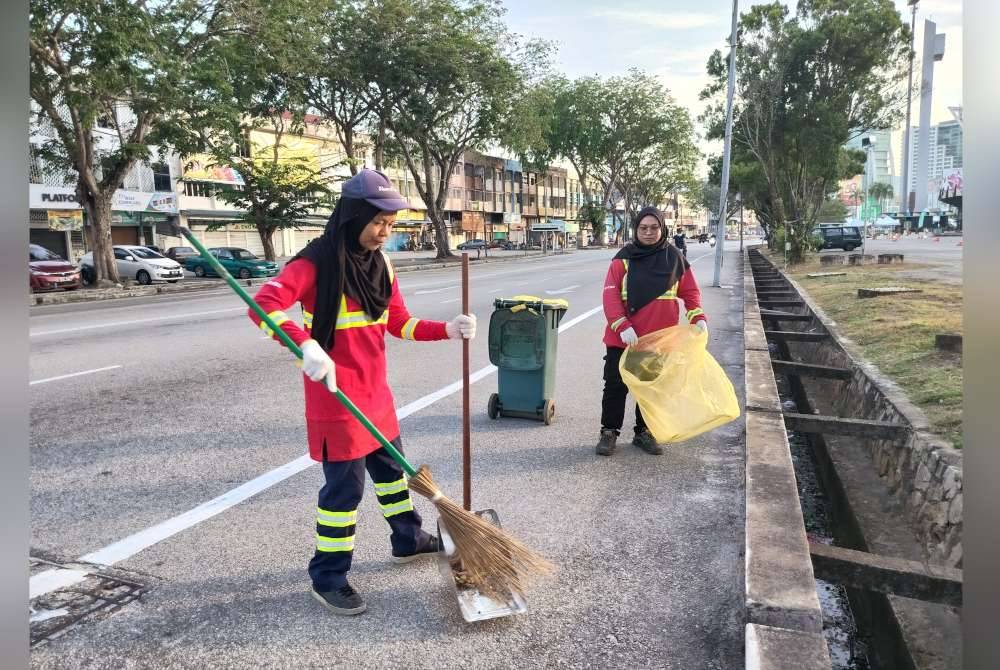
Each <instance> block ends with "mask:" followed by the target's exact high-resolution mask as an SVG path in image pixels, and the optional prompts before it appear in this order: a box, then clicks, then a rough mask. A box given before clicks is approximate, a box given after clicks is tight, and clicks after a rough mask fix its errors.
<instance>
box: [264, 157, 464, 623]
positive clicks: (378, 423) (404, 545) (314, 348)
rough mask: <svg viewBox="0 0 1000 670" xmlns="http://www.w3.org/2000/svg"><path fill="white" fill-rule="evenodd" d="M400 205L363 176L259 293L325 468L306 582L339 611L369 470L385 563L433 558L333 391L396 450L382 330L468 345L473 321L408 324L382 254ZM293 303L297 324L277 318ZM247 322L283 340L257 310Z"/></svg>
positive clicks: (402, 489)
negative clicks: (296, 355) (297, 358)
mask: <svg viewBox="0 0 1000 670" xmlns="http://www.w3.org/2000/svg"><path fill="white" fill-rule="evenodd" d="M408 207H409V204H408V203H407V202H406V200H404V199H403V198H402V196H400V195H399V193H398V192H396V190H395V189H394V188H393V187H392V184H391V182H390V181H389V179H388V178H387V177H386V176H385V175H384V174H382V173H381V172H377V171H375V170H362V171H361V172H360V173H359V174H358V175H356V176H355V177H353V178H351V179H349V180H348V181H346V182H344V184H343V187H342V191H341V198H340V200H339V202H338V203H337V206H336V208H335V209H334V211H333V214H332V215H331V216H330V219H329V221H328V223H327V225H326V230H325V231H324V233H323V235H322V236H321V237H319V238H317V239H315V240H313V241H312V242H310V243H309V245H308V246H306V247H305V248H304V249H303V250H302V251H301V252H299V254H298V255H296V256H295V257H294V258H293V259H292V260H290V261H289V262H288V264H287V265H286V266H285V268H284V269H283V270H282V272H281V274H280V275H278V276H277V277H276V278H274V279H272V280H270V281H268V282H267V283H266V284H265V285H264V286H263V287H262V288H261V289H260V291H259V292H258V293H257V295H256V301H257V304H258V305H259V306H260V307H261V308H262V310H263V311H264V312H266V313H267V314H268V316H269V317H270V319H271V321H272V323H274V324H276V325H277V326H278V327H279V328H281V329H282V330H283V331H284V332H285V333H286V334H287V335H288V336H289V337H290V338H291V340H292V341H294V342H295V344H296V345H298V346H299V347H300V348H301V352H302V372H303V373H304V375H305V377H306V379H305V410H306V432H307V436H308V442H309V453H310V455H311V457H312V458H313V459H315V460H317V461H319V462H321V463H322V466H323V474H324V476H325V479H326V484H325V485H324V486H323V487H322V489H320V492H319V505H318V509H317V511H316V514H317V516H316V552H315V554H314V556H313V558H312V560H311V561H310V563H309V575H310V577H311V579H312V593H313V596H314V597H315V598H316V599H317V600H318V601H319V602H321V603H322V604H323V605H324V606H326V607H327V608H328V609H330V610H331V611H332V612H334V613H336V614H343V615H352V614H360V613H361V612H364V611H365V608H366V605H365V602H364V600H363V599H362V597H361V595H360V594H358V592H357V591H355V590H354V588H352V587H351V585H350V584H349V583H348V580H347V575H348V572H349V571H350V568H351V558H352V555H353V550H354V538H355V528H356V523H357V513H358V511H357V510H358V504H359V503H360V502H361V498H362V495H363V492H364V484H365V471H366V470H367V471H368V474H369V475H370V477H371V479H372V481H373V483H374V485H375V495H376V498H377V499H378V504H379V507H380V508H381V510H382V514H383V516H384V517H385V519H386V521H387V522H388V524H389V527H390V529H391V531H392V532H391V535H390V541H391V544H392V559H393V560H394V561H395V562H398V563H405V562H408V561H411V560H414V559H416V558H419V557H421V556H425V555H429V554H433V553H435V552H437V551H438V540H437V538H436V537H435V536H433V535H430V534H429V533H427V532H426V531H424V530H423V529H422V527H421V518H420V515H419V514H418V513H417V511H416V510H415V509H414V508H413V501H412V500H411V499H410V493H409V489H408V486H407V480H406V477H405V475H404V471H403V469H402V468H401V466H400V464H399V463H398V462H397V460H396V459H395V458H394V457H393V456H392V455H391V454H390V453H389V451H388V450H387V449H386V447H384V446H382V445H381V444H380V442H379V440H378V439H376V437H375V436H374V435H373V434H372V432H371V431H370V430H368V429H367V428H366V426H365V425H363V424H362V423H361V422H359V421H358V419H357V418H355V415H353V414H352V413H351V412H349V411H348V409H347V408H346V407H345V406H344V405H343V404H342V403H341V402H339V401H338V400H337V397H336V396H335V395H334V394H333V393H334V392H336V391H337V390H338V389H340V390H341V391H342V392H343V393H344V395H346V396H348V397H350V398H351V399H352V400H353V402H354V404H355V405H356V406H357V409H358V410H360V412H361V413H363V414H364V415H365V416H366V417H367V419H368V420H369V421H370V422H371V424H373V425H374V426H375V427H376V428H377V429H378V431H379V432H380V433H381V434H382V435H383V436H385V437H386V438H388V440H389V442H391V444H392V446H394V447H395V448H396V449H397V450H398V451H400V452H402V447H401V442H400V437H399V434H400V432H399V424H398V421H397V418H396V408H395V404H394V401H393V396H392V392H391V390H390V389H389V385H388V382H387V380H386V357H385V341H384V338H385V333H386V331H388V332H389V333H391V334H392V335H393V336H395V337H398V338H401V339H404V340H418V341H429V340H444V339H449V338H450V339H462V338H466V339H472V338H473V337H475V334H476V318H475V316H473V315H465V314H460V315H458V316H456V317H455V318H454V319H452V320H451V321H449V322H447V323H445V322H440V321H429V320H425V319H418V318H415V317H411V316H410V314H409V312H408V311H407V309H406V305H405V303H404V302H403V296H402V293H400V290H399V282H398V281H397V279H396V277H395V276H394V273H393V269H392V265H391V264H390V262H389V259H388V257H387V256H386V255H385V254H384V253H383V251H382V246H383V245H384V244H385V242H386V240H387V239H388V237H389V234H390V233H391V232H392V227H393V224H394V223H395V219H396V212H397V211H399V210H402V209H407V208H408ZM297 302H298V303H301V304H302V313H303V320H304V324H303V325H304V328H303V327H300V326H299V325H298V324H297V323H295V322H294V321H292V320H291V319H290V318H289V317H288V316H286V315H285V313H284V310H286V309H288V308H289V307H291V306H292V305H294V304H295V303H297ZM249 316H250V318H251V319H252V320H253V321H254V323H257V324H259V325H260V327H261V328H262V329H263V330H264V331H265V332H266V333H267V334H269V335H272V336H274V337H275V338H276V339H279V338H277V336H276V334H275V333H274V332H273V331H271V328H270V327H269V326H268V324H267V323H266V322H265V321H263V320H262V319H261V318H260V316H258V314H257V313H256V312H255V311H254V310H253V309H251V310H250V311H249ZM430 483H431V485H432V484H433V482H430ZM411 485H412V483H411ZM437 495H438V497H440V492H437Z"/></svg>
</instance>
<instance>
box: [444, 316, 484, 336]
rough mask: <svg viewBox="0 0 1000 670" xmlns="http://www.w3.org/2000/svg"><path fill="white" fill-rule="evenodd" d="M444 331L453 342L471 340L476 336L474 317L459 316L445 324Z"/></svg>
mask: <svg viewBox="0 0 1000 670" xmlns="http://www.w3.org/2000/svg"><path fill="white" fill-rule="evenodd" d="M444 330H445V332H446V333H448V337H450V338H451V339H453V340H459V339H462V338H465V339H466V340H471V339H472V338H474V337H475V336H476V315H475V314H459V315H458V316H456V317H455V318H454V319H452V320H451V321H449V322H448V323H446V324H445V326H444Z"/></svg>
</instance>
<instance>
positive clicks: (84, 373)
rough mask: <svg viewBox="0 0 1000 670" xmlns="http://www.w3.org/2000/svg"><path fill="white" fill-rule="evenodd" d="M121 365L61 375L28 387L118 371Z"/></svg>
mask: <svg viewBox="0 0 1000 670" xmlns="http://www.w3.org/2000/svg"><path fill="white" fill-rule="evenodd" d="M120 367H121V366H120V365H109V366H107V367H106V368H95V369H93V370H84V371H83V372H73V373H70V374H68V375H59V376H58V377H47V378H45V379H36V380H35V381H33V382H28V386H34V385H35V384H44V383H45V382H55V381H59V380H60V379H69V378H70V377H80V376H82V375H90V374H93V373H95V372H104V371H105V370H117V369H118V368H120Z"/></svg>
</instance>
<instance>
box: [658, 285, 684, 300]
mask: <svg viewBox="0 0 1000 670" xmlns="http://www.w3.org/2000/svg"><path fill="white" fill-rule="evenodd" d="M679 283H680V282H678V284H679ZM678 284H674V285H673V286H671V287H670V290H669V291H667V292H666V293H664V294H663V295H661V296H659V297H657V298H656V299H657V300H676V299H677V285H678Z"/></svg>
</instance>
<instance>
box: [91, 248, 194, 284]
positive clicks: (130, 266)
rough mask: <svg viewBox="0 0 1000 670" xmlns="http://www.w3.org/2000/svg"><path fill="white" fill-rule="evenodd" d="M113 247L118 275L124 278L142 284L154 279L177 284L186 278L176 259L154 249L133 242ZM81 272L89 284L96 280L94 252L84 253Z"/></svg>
mask: <svg viewBox="0 0 1000 670" xmlns="http://www.w3.org/2000/svg"><path fill="white" fill-rule="evenodd" d="M113 249H114V252H115V260H116V262H117V265H118V276H119V277H121V278H122V279H134V280H136V281H137V282H139V283H140V284H152V283H153V282H154V281H165V282H170V283H171V284H175V283H177V282H178V281H180V280H181V279H183V278H184V269H183V268H181V266H180V265H179V264H178V263H177V262H176V261H172V260H170V259H169V258H167V257H165V256H163V255H161V254H158V253H156V252H155V251H153V250H152V249H149V248H147V247H140V246H137V245H132V244H116V245H115V246H114V247H113ZM80 272H81V273H82V274H83V277H84V281H86V282H87V283H88V284H89V283H91V282H93V281H94V278H95V273H94V254H93V252H88V253H86V254H84V255H83V257H82V258H81V259H80Z"/></svg>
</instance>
